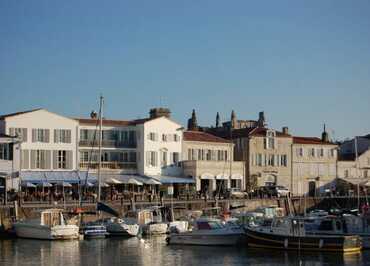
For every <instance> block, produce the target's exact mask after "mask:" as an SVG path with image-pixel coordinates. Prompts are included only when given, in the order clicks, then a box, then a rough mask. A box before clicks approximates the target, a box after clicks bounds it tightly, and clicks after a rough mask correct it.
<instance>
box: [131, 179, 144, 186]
mask: <svg viewBox="0 0 370 266" xmlns="http://www.w3.org/2000/svg"><path fill="white" fill-rule="evenodd" d="M127 184H132V185H137V186H142V185H143V183H141V182H139V181H137V180H136V179H135V178H130V179H129V180H128V181H127Z"/></svg>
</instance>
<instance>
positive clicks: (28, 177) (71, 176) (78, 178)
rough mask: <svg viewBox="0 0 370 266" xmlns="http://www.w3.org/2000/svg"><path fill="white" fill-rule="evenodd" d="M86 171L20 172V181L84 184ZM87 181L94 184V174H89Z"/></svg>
mask: <svg viewBox="0 0 370 266" xmlns="http://www.w3.org/2000/svg"><path fill="white" fill-rule="evenodd" d="M86 175H87V171H22V172H21V179H22V181H25V182H31V183H35V184H36V183H41V182H45V181H46V182H49V183H60V182H67V183H70V184H78V183H80V182H81V183H84V182H85V180H86ZM87 180H88V181H90V182H94V181H95V180H97V178H96V176H95V174H91V173H89V174H88V176H87Z"/></svg>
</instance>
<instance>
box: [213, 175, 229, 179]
mask: <svg viewBox="0 0 370 266" xmlns="http://www.w3.org/2000/svg"><path fill="white" fill-rule="evenodd" d="M216 179H229V175H226V174H218V175H216Z"/></svg>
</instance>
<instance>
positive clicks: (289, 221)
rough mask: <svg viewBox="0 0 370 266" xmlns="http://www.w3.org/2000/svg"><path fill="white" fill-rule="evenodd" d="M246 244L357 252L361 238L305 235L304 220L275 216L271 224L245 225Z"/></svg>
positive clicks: (263, 246) (293, 248)
mask: <svg viewBox="0 0 370 266" xmlns="http://www.w3.org/2000/svg"><path fill="white" fill-rule="evenodd" d="M246 234H247V239H248V245H249V246H250V247H257V248H273V249H285V250H308V251H333V252H358V251H360V250H361V248H362V243H361V239H360V237H358V236H355V235H351V236H350V235H349V236H343V235H306V232H305V227H304V220H303V219H300V218H293V217H285V218H276V219H274V220H273V222H272V224H271V226H257V227H247V228H246Z"/></svg>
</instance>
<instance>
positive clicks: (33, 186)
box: [24, 182, 36, 188]
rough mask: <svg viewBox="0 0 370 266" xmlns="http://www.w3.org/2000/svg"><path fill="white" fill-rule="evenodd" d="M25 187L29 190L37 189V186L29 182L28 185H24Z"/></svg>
mask: <svg viewBox="0 0 370 266" xmlns="http://www.w3.org/2000/svg"><path fill="white" fill-rule="evenodd" d="M24 186H25V187H29V188H31V187H32V188H35V187H36V185H34V184H32V183H31V182H27V183H25V184H24Z"/></svg>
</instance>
